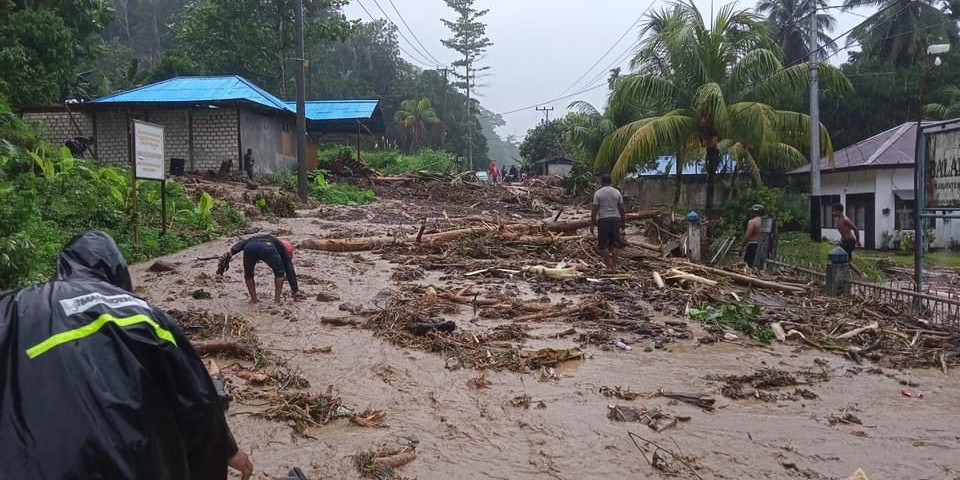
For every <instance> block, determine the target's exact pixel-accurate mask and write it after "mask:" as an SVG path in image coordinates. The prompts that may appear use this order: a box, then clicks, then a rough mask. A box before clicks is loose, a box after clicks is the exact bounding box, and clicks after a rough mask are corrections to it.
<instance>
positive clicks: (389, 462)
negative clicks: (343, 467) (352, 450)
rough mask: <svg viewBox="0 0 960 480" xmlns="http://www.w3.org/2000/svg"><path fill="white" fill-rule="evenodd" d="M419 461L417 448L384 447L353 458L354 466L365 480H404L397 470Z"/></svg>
mask: <svg viewBox="0 0 960 480" xmlns="http://www.w3.org/2000/svg"><path fill="white" fill-rule="evenodd" d="M416 459H417V450H416V447H415V446H403V447H382V448H379V449H376V450H369V451H366V452H362V453H358V454H356V455H354V456H353V465H354V467H356V469H357V471H358V472H360V476H361V477H363V478H374V479H378V480H403V478H404V477H401V476H400V475H399V474H398V473H397V472H396V469H398V468H400V467H402V466H404V465H406V464H408V463H410V462H412V461H414V460H416Z"/></svg>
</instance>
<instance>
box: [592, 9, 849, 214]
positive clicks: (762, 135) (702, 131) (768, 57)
mask: <svg viewBox="0 0 960 480" xmlns="http://www.w3.org/2000/svg"><path fill="white" fill-rule="evenodd" d="M641 38H642V41H641V43H640V46H639V50H638V52H637V55H636V57H635V58H634V59H633V62H632V66H633V68H634V73H632V74H630V75H626V76H622V77H620V79H618V81H617V83H616V85H615V87H614V90H613V91H612V92H611V95H610V100H609V109H608V110H609V112H608V115H610V117H611V118H619V117H620V116H622V115H627V116H630V117H632V120H631V121H629V122H627V123H623V124H622V126H620V127H619V128H617V130H615V131H614V132H613V133H611V134H610V135H608V136H607V137H606V139H604V141H603V144H602V145H601V147H600V151H599V153H598V154H597V158H596V161H595V166H596V167H597V168H609V167H612V174H613V176H614V177H616V178H617V179H621V178H623V177H624V176H626V175H627V174H628V173H630V172H631V171H632V170H633V169H634V168H635V167H637V166H638V165H642V164H645V163H652V162H653V161H655V159H656V158H657V157H658V156H660V155H675V156H676V157H677V169H678V171H682V169H683V165H684V163H685V162H687V161H688V160H690V159H699V158H703V159H704V165H705V169H706V173H707V192H706V193H707V205H706V207H707V209H708V210H710V209H712V208H713V190H714V184H715V181H716V173H717V168H718V165H719V162H720V159H721V156H722V155H730V156H731V158H733V159H734V160H735V161H737V162H742V163H743V164H750V163H752V164H753V165H763V164H764V163H765V162H773V161H778V162H783V163H788V164H791V165H793V164H802V163H803V162H804V161H805V160H804V155H803V153H802V152H801V150H802V149H804V148H808V147H807V145H808V142H807V138H808V135H809V129H810V127H811V125H810V118H809V116H807V115H804V114H801V113H797V112H791V111H785V110H779V109H777V108H776V107H775V106H774V105H777V104H783V103H787V102H788V101H791V100H795V99H796V98H797V96H798V95H800V94H802V93H803V92H804V91H805V90H806V88H807V83H808V80H809V69H808V66H807V64H806V63H801V64H797V65H793V66H788V67H785V66H784V65H783V62H782V60H781V58H782V56H781V55H782V53H781V51H780V47H779V46H778V45H777V43H776V41H775V40H774V39H773V37H771V36H770V33H769V29H768V25H767V22H765V21H764V20H763V18H762V17H759V16H758V15H756V14H754V13H753V12H751V11H749V10H736V9H735V5H733V4H731V5H726V6H724V7H723V8H721V9H720V11H719V12H718V13H717V16H716V17H715V18H714V19H712V21H711V22H710V23H708V22H707V21H706V20H705V19H704V18H703V15H702V14H701V13H700V11H699V10H698V9H697V7H696V6H695V5H694V4H693V3H685V2H684V3H676V4H673V5H672V6H671V7H669V8H667V9H663V10H660V11H659V12H655V13H653V14H651V15H649V16H648V19H647V21H646V22H644V25H643V29H642V31H641ZM820 71H821V82H822V85H823V87H824V90H825V91H831V92H846V91H850V90H851V89H852V86H851V85H850V82H849V81H848V80H847V79H846V77H844V76H843V74H842V73H840V71H839V70H837V69H835V68H833V67H831V66H829V65H823V66H821V69H820ZM820 129H821V137H822V139H823V142H822V146H821V152H822V153H823V154H826V155H829V156H831V157H832V154H833V147H832V144H831V142H830V137H829V135H828V134H827V132H826V129H824V128H823V126H822V125H821V126H820Z"/></svg>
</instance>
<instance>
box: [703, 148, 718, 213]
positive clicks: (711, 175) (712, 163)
mask: <svg viewBox="0 0 960 480" xmlns="http://www.w3.org/2000/svg"><path fill="white" fill-rule="evenodd" d="M719 161H720V149H718V148H717V147H713V148H708V149H707V158H706V162H704V163H705V164H706V165H705V166H706V169H707V202H706V203H707V204H706V208H705V210H706V211H707V212H710V211H712V210H713V187H714V186H715V184H716V182H717V165H718V164H719Z"/></svg>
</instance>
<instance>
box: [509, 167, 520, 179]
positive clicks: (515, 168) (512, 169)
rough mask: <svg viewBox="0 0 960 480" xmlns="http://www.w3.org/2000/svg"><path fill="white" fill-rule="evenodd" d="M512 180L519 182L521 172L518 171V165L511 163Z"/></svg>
mask: <svg viewBox="0 0 960 480" xmlns="http://www.w3.org/2000/svg"><path fill="white" fill-rule="evenodd" d="M510 181H511V182H519V181H520V174H518V173H517V166H516V165H510Z"/></svg>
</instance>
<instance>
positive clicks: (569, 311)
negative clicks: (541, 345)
mask: <svg viewBox="0 0 960 480" xmlns="http://www.w3.org/2000/svg"><path fill="white" fill-rule="evenodd" d="M579 311H580V309H579V308H564V309H559V310H544V311H542V312H540V313H534V314H530V315H524V316H522V317H516V318H514V319H513V321H514V322H530V321H533V320H543V319H545V318H554V317H565V316H567V315H573V314H576V313H577V312H579Z"/></svg>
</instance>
